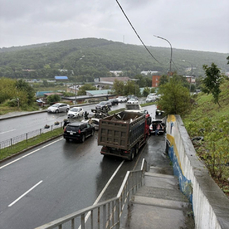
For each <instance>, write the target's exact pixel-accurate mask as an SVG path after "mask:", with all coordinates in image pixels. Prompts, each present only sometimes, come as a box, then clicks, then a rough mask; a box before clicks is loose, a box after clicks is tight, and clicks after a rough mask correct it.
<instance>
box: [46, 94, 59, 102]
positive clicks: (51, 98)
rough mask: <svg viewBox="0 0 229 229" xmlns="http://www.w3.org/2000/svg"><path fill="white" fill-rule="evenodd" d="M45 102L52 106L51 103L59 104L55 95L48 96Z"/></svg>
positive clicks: (57, 96)
mask: <svg viewBox="0 0 229 229" xmlns="http://www.w3.org/2000/svg"><path fill="white" fill-rule="evenodd" d="M47 101H48V103H49V104H53V103H56V102H59V101H60V96H59V95H57V94H55V95H50V96H48V98H47Z"/></svg>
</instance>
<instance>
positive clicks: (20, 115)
mask: <svg viewBox="0 0 229 229" xmlns="http://www.w3.org/2000/svg"><path fill="white" fill-rule="evenodd" d="M91 104H94V103H85V104H77V107H81V106H88V105H91ZM71 107H76V106H75V105H72V106H70V108H71ZM22 112H23V111H22ZM44 112H46V113H47V109H45V110H42V111H31V112H29V111H28V113H24V114H15V115H12V116H10V115H9V116H8V117H1V115H0V121H1V120H6V119H11V118H18V117H22V116H27V115H33V114H38V113H44ZM5 115H7V114H5ZM2 116H4V115H2Z"/></svg>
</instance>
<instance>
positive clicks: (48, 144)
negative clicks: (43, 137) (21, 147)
mask: <svg viewBox="0 0 229 229" xmlns="http://www.w3.org/2000/svg"><path fill="white" fill-rule="evenodd" d="M60 140H62V138H61V139H58V140H56V141H54V142H51V143H49V144H47V145H45V146H42V147H40V148H39V149H36V150H34V151H32V152H30V153H28V154H26V155H24V156H22V157H20V158H18V159H16V160H14V161H11V162H9V163H7V164H5V165H3V166H1V167H0V170H1V169H3V168H5V167H6V166H8V165H11V164H13V163H15V162H17V161H19V160H21V159H23V158H25V157H27V156H29V155H31V154H33V153H36V152H37V151H39V150H41V149H44V148H45V147H47V146H50V145H52V144H54V143H56V142H58V141H60Z"/></svg>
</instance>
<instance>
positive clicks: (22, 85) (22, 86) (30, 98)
mask: <svg viewBox="0 0 229 229" xmlns="http://www.w3.org/2000/svg"><path fill="white" fill-rule="evenodd" d="M16 89H17V90H19V91H23V92H25V93H26V97H27V104H28V105H32V104H33V102H34V94H35V93H34V90H33V88H32V87H31V86H30V85H29V84H28V83H27V82H25V81H24V80H18V81H16Z"/></svg>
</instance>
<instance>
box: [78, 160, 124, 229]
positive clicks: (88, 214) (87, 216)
mask: <svg viewBox="0 0 229 229" xmlns="http://www.w3.org/2000/svg"><path fill="white" fill-rule="evenodd" d="M124 162H125V161H124V160H123V161H122V162H121V164H120V165H119V166H118V168H117V169H116V170H115V172H114V173H113V175H112V176H111V178H110V179H109V181H108V182H107V184H106V185H105V187H104V188H103V190H102V191H101V193H100V194H99V196H98V197H97V199H96V200H95V202H94V204H93V205H96V204H97V203H98V202H99V200H100V199H101V197H102V195H103V194H104V192H105V191H106V189H107V187H108V185H109V184H110V183H111V181H112V180H113V178H114V176H115V175H116V174H117V172H118V171H119V169H120V168H121V166H122V165H123V163H124ZM90 215H91V212H88V213H87V215H86V216H85V222H87V220H88V218H89V216H90ZM78 229H81V225H80V226H79V228H78Z"/></svg>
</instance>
